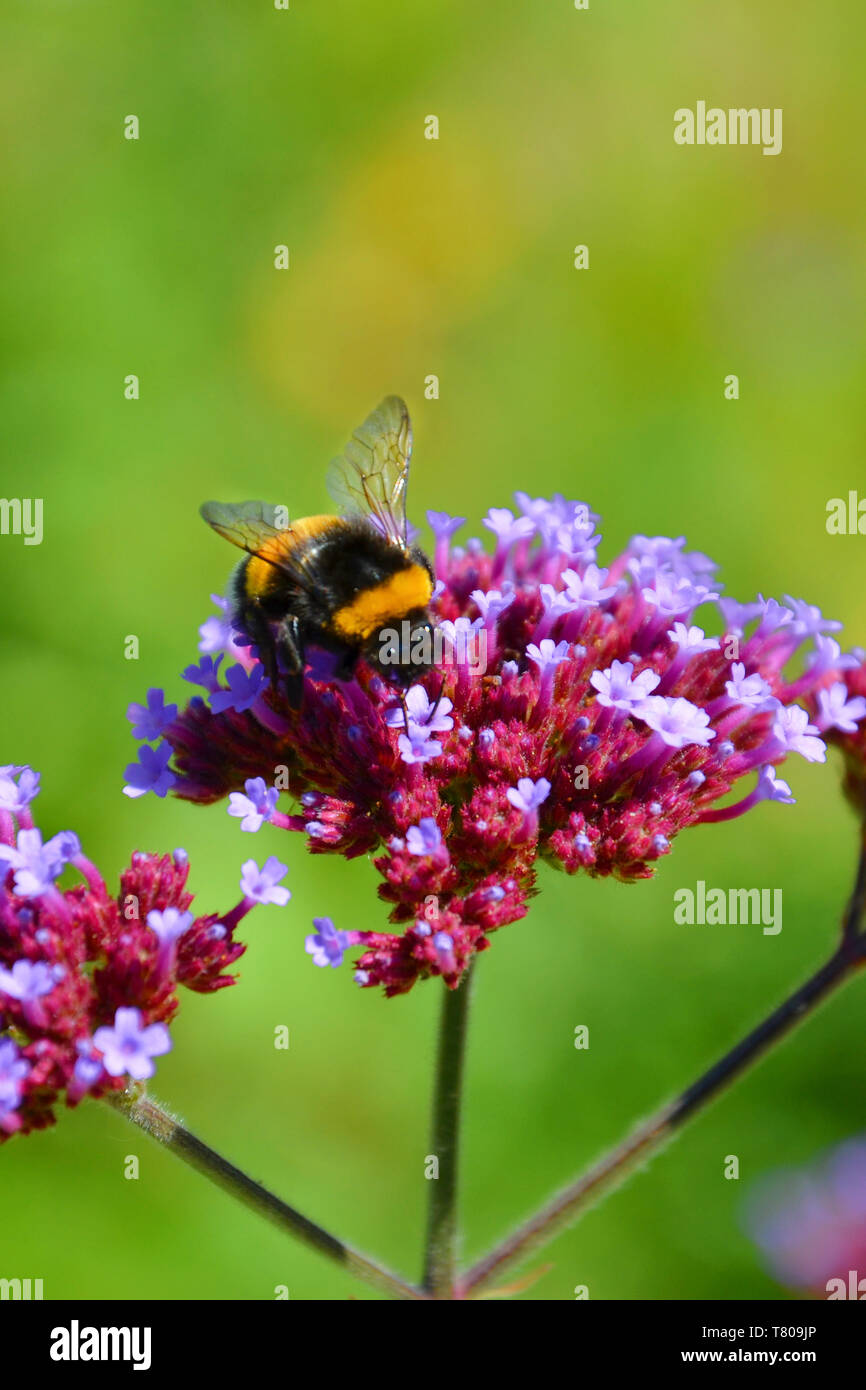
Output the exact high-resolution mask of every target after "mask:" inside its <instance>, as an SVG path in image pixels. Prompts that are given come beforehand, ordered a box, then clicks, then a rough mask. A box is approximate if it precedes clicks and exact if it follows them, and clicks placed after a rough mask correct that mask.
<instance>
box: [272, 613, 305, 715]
mask: <svg viewBox="0 0 866 1390" xmlns="http://www.w3.org/2000/svg"><path fill="white" fill-rule="evenodd" d="M277 644H278V646H279V649H280V655H281V656H282V658H283V660H284V662H285V665H286V674H285V676H284V679H283V689H284V691H285V695H286V699H287V700H288V702H289V704H290V705H291V707H292V709H300V708H301V701H302V699H303V695H304V664H305V663H304V639H303V637H302V635H301V625H300V623H299V622H298V619H297V618H296V617H295V616H294V614H290V615H289V616H288V617H287V618H284V619H283V621H282V622H281V623H280V626H279V629H278V634H277Z"/></svg>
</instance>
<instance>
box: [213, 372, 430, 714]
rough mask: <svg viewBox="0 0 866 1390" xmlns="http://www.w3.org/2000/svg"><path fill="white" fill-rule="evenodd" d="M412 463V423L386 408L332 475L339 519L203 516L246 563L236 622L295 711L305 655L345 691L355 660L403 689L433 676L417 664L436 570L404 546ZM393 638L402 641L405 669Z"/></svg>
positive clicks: (386, 404) (393, 407)
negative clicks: (324, 656) (326, 667)
mask: <svg viewBox="0 0 866 1390" xmlns="http://www.w3.org/2000/svg"><path fill="white" fill-rule="evenodd" d="M411 453H412V428H411V425H410V423H409V412H408V410H407V409H406V405H405V403H404V402H403V401H402V400H400V398H399V397H398V396H388V397H387V398H386V399H385V400H384V401H382V404H381V405H380V406H379V407H378V408H377V409H376V410H374V411H373V413H372V415H370V416H369V417H368V418H367V420H365V422H364V424H363V425H361V427H360V429H358V430H356V431H355V433H354V435H353V436H352V438H351V440H350V441H349V444H348V445H347V447H346V449H345V451H344V452H343V454H342V455H341V456H340V457H339V458H337V459H335V460H334V462H333V463H332V464H331V468H330V472H329V475H328V487H329V491H330V493H331V497H332V500H333V501H334V502H335V503H336V504H337V506H338V507H339V508H340V511H341V513H342V514H341V515H330V514H323V515H320V516H307V517H303V518H301V519H300V520H298V521H291V522H290V521H289V520H288V518H287V517H286V514H285V508H281V507H275V506H271V505H270V504H268V503H265V502H241V503H238V504H237V505H234V506H233V505H231V504H224V503H221V502H205V503H203V505H202V507H201V514H202V516H203V517H204V519H205V521H206V522H207V523H208V525H210V526H212V527H213V529H214V530H215V531H216V532H217V534H218V535H220V536H224V537H225V539H226V540H228V541H231V542H232V544H233V545H237V546H239V547H240V548H241V550H245V551H246V552H247V557H246V558H245V559H244V560H242V561H241V563H240V565H239V566H238V568H237V570H236V571H235V575H234V578H233V581H232V603H233V613H232V618H233V621H234V623H235V624H236V626H237V627H239V628H240V629H241V630H242V631H243V633H244V634H245V635H246V636H247V637H248V638H249V639H250V641H251V642H253V643H255V645H256V647H257V649H258V652H259V658H260V660H261V661H262V664H263V665H264V668H265V672H266V674H267V676H268V678H269V680H270V681H271V684H272V686H273V687H274V688H275V689H276V688H278V686H279V685H280V683H282V688H283V689H284V691H285V694H286V698H287V699H288V701H289V703H290V704H291V705H292V706H293V707H294V708H295V709H298V708H300V706H301V702H302V698H303V688H304V669H305V665H306V652H307V648H308V647H310V646H314V647H319V648H324V649H325V650H326V651H330V652H333V653H335V654H336V656H337V662H336V666H335V674H336V676H337V677H338V678H339V679H340V680H349V679H350V678H351V676H352V673H353V671H354V668H355V663H356V662H357V661H358V659H359V657H364V658H365V659H366V660H367V661H368V662H370V664H371V665H373V666H375V667H377V668H378V669H379V670H380V671H381V672H382V674H383V675H386V676H390V677H391V678H393V679H396V680H397V682H398V683H399V684H401V685H403V686H405V685H408V684H409V683H410V681H411V680H413V679H414V678H415V677H416V676H417V675H419V674H420V673H421V672H422V671H424V670H426V669H428V667H429V665H430V660H429V659H428V660H423V659H419V655H420V656H422V657H423V656H424V655H425V654H428V653H432V641H431V640H430V639H431V637H432V623H431V619H430V615H429V612H428V604H429V602H430V598H431V596H432V593H433V569H432V567H431V565H430V561H429V560H428V559H427V556H426V555H425V554H424V552H423V551H422V550H420V549H419V548H418V547H417V546H410V544H409V527H408V523H407V520H406V485H407V482H408V477H409V460H410V457H411ZM386 632H390V633H392V634H393V633H394V632H399V633H400V634H402V637H403V639H404V640H403V641H401V643H400V645H399V657H398V656H397V654H396V650H395V646H394V643H393V639H389V640H387V641H386V638H385V633H386ZM404 658H405V659H404Z"/></svg>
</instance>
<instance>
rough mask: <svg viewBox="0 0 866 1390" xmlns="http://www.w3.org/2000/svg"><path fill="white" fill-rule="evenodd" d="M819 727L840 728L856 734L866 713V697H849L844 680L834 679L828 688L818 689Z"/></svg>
mask: <svg viewBox="0 0 866 1390" xmlns="http://www.w3.org/2000/svg"><path fill="white" fill-rule="evenodd" d="M818 711H819V713H818V720H817V727H818V729H819V730H821V731H822V732H823V731H824V730H825V729H830V728H833V729H840V730H841V732H842V733H843V734H855V733H856V732H857V725H858V724H859V722H860V720H861V719H862V718H863V717H864V715H866V699H864V698H863V696H862V695H854V696H853V697H852V698H851V699H849V698H848V687H847V686H846V685H845V682H844V681H834V683H833V684H832V685H831V686H830V688H829V689H828V690H819V691H818Z"/></svg>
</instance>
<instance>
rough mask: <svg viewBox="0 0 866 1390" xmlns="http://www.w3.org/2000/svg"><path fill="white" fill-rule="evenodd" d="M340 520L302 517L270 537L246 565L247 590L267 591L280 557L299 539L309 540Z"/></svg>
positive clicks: (274, 579) (290, 551)
mask: <svg viewBox="0 0 866 1390" xmlns="http://www.w3.org/2000/svg"><path fill="white" fill-rule="evenodd" d="M339 521H340V518H339V517H336V516H327V515H320V516H302V517H300V518H299V519H298V520H297V521H293V522H292V523H291V525H290V526H287V527H286V529H285V531H280V533H279V535H276V536H271V537H270V538H269V539H268V540H266V541H265V542H264V544H263V545H262V547H261V549H260V550H259V552H258V555H254V556H252V558H251V559H250V562H249V564H248V565H247V578H246V584H247V592H248V593H250V594H264V593H267V591H268V589H269V588H270V587H271V585H272V584H274V583H275V582H276V580H277V577H278V575H277V571H276V570H275V569H274V565H279V563H280V560H282V559H283V558H284V556H286V555H290V554H291V553H292V551H293V550H294V549H295V548H296V547H297V546H299V545H300V543H301V541H304V540H310V539H311V538H313V537H315V536H317V535H319V534H320V533H321V532H322V531H324V530H325V529H326V528H327V527H329V526H335V525H339Z"/></svg>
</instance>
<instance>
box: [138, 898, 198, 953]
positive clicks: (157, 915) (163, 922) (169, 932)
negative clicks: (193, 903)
mask: <svg viewBox="0 0 866 1390" xmlns="http://www.w3.org/2000/svg"><path fill="white" fill-rule="evenodd" d="M192 921H193V918H192V913H191V912H178V910H177V908H176V907H167V908H165V909H164V910H163V911H162V912H159V911H157V910H156V909H154V911H153V912H148V914H147V925H148V926H149V927H150V930H151V931H152V932H155V933H156V935H157V936H158V937H159V940H160V943H161V944H162V945H163V946H172V945H173V944H174V943H175V941H177V940H178V938H179V937H181V936H183V934H184V932H186V931H189V929H190V927H191V926H192Z"/></svg>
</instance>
